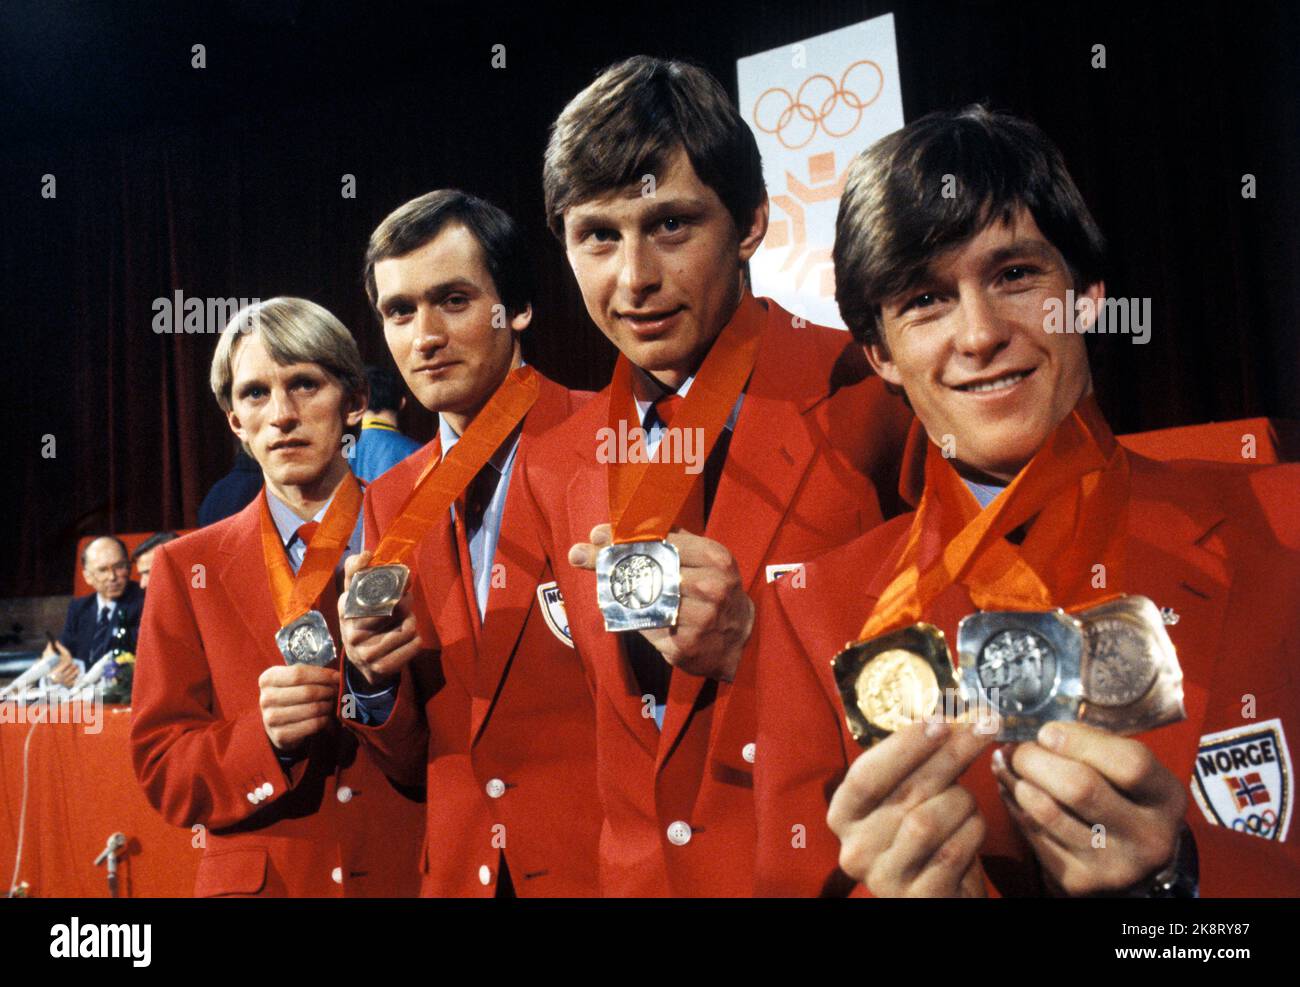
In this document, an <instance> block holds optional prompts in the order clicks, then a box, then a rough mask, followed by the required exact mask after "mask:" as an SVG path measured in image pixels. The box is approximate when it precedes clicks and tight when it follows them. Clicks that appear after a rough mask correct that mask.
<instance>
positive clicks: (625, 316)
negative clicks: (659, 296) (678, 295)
mask: <svg viewBox="0 0 1300 987" xmlns="http://www.w3.org/2000/svg"><path fill="white" fill-rule="evenodd" d="M681 311H682V306H681V305H678V306H677V307H676V308H670V309H665V310H664V311H662V312H620V313H619V318H620V319H622V320H623V321H625V322H630V323H631V324H632V325H633V327H635V328H637V329H658V328H660V327H661V326H662V325H663V324H664V323H665V322H667V321H668V320H670V319H672V318H673V317H674V316H676V315H677V314H678V313H679V312H681Z"/></svg>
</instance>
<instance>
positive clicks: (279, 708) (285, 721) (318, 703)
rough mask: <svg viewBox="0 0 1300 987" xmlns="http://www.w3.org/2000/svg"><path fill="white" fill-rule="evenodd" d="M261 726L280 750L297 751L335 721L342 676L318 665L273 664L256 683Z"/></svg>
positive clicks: (334, 670) (272, 744)
mask: <svg viewBox="0 0 1300 987" xmlns="http://www.w3.org/2000/svg"><path fill="white" fill-rule="evenodd" d="M257 685H258V689H259V690H260V692H259V695H258V706H259V707H260V708H261V711H262V727H263V728H264V729H265V730H266V735H267V736H268V737H269V738H270V739H271V746H273V747H274V748H275V749H276V750H277V751H281V752H282V753H285V754H289V753H292V752H294V751H296V750H298V749H299V748H300V747H302V745H303V744H304V743H306V741H307V740H308V739H309V738H310V737H312V736H313V735H314V734H317V733H320V732H321V731H322V730H324V729H325V728H326V727H327V726H329V724H330V722H331V721H332V720H333V719H334V709H335V704H336V703H337V702H338V692H339V673H338V670H337V669H334V668H318V667H317V666H315V665H273V666H272V667H270V668H268V669H267V670H266V671H264V672H263V673H262V675H261V677H260V678H258V680H257Z"/></svg>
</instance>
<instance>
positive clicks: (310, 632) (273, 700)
mask: <svg viewBox="0 0 1300 987" xmlns="http://www.w3.org/2000/svg"><path fill="white" fill-rule="evenodd" d="M262 496H263V504H262V519H261V534H262V557H263V559H264V560H265V562H266V571H267V578H268V580H269V581H270V589H271V600H272V602H273V604H274V606H275V612H276V615H277V616H278V617H279V619H280V625H281V626H280V630H279V631H277V632H276V635H275V643H276V646H277V647H278V648H279V650H280V654H281V655H282V656H283V657H284V661H285V664H284V665H279V666H275V665H273V666H271V667H270V668H267V669H266V670H265V671H263V672H262V674H261V676H260V677H259V679H258V682H257V684H258V691H259V694H258V707H259V709H260V710H261V714H262V726H263V728H264V729H265V730H266V734H267V736H268V737H269V738H270V740H271V744H272V745H273V746H274V747H275V748H276V749H277V750H280V751H293V750H296V749H297V748H299V747H301V746H302V744H303V743H304V742H305V741H306V740H307V739H309V738H310V737H311V736H312V735H313V734H316V733H318V732H320V731H321V730H324V729H325V728H326V727H327V726H328V725H329V724H330V722H331V721H332V720H333V716H334V704H335V702H336V701H337V696H338V687H339V673H338V670H337V669H336V668H335V667H334V664H335V661H336V659H337V657H338V656H337V653H336V652H335V650H334V639H333V637H332V636H331V635H330V629H329V624H328V623H327V622H326V620H325V617H324V616H323V615H322V614H321V612H320V611H319V610H316V609H315V608H314V606H313V604H314V603H315V602H316V601H317V600H318V599H319V598H320V595H321V593H322V592H324V590H325V588H326V587H327V586H328V585H330V583H331V582H332V580H333V578H334V569H335V567H336V566H337V565H338V560H339V557H340V556H341V555H342V554H343V550H344V549H345V548H346V546H347V542H348V538H349V537H350V536H351V534H352V531H353V529H354V528H355V527H356V523H357V513H358V512H359V511H360V510H361V485H360V484H359V483H357V480H356V477H354V476H353V475H352V474H351V473H350V472H349V473H348V474H347V475H346V476H345V477H344V479H343V482H342V483H341V484H339V487H338V489H337V490H336V491H335V492H334V497H333V499H332V500H331V501H330V506H329V508H328V509H327V510H326V511H325V517H324V518H323V519H322V520H321V523H320V527H319V528H317V529H316V532H315V534H313V535H312V536H311V541H310V543H309V544H308V545H307V552H306V554H305V555H304V556H303V560H302V565H301V566H299V567H298V572H297V573H296V574H295V573H294V572H293V570H292V569H291V568H290V567H289V560H288V559H287V558H286V557H285V553H284V546H283V545H282V544H281V542H280V533H279V531H278V530H276V527H275V522H274V521H273V520H272V519H271V512H270V510H269V509H268V508H267V506H266V502H265V497H266V494H265V493H264V494H263V495H262Z"/></svg>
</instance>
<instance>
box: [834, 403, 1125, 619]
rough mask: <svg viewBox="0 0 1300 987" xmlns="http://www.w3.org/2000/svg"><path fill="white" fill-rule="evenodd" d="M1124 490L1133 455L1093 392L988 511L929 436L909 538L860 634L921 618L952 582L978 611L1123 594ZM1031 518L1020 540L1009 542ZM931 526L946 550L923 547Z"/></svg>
mask: <svg viewBox="0 0 1300 987" xmlns="http://www.w3.org/2000/svg"><path fill="white" fill-rule="evenodd" d="M1128 491H1129V473H1128V457H1127V455H1126V454H1125V452H1124V450H1123V447H1121V446H1120V445H1119V444H1118V443H1117V442H1116V441H1115V438H1114V436H1113V435H1112V434H1111V432H1110V429H1109V428H1108V427H1107V426H1106V423H1105V420H1104V419H1103V418H1102V416H1101V413H1100V411H1099V410H1098V408H1097V405H1096V402H1095V401H1094V400H1093V399H1092V398H1091V397H1085V398H1084V399H1083V400H1081V401H1080V402H1079V404H1078V405H1077V406H1076V407H1075V409H1074V410H1073V411H1072V412H1070V414H1069V415H1068V416H1066V418H1065V419H1064V420H1063V421H1062V422H1061V424H1060V425H1058V426H1057V428H1056V430H1055V431H1054V432H1053V433H1052V435H1051V436H1050V437H1049V438H1048V440H1047V442H1046V443H1045V444H1044V445H1043V447H1042V448H1041V449H1039V450H1038V452H1037V453H1036V454H1035V455H1034V458H1033V459H1032V460H1030V462H1029V464H1028V465H1027V466H1026V467H1025V468H1024V469H1023V470H1021V471H1020V473H1019V474H1018V475H1017V476H1016V478H1015V479H1014V480H1013V481H1012V482H1011V484H1010V485H1009V486H1008V487H1007V488H1006V489H1005V490H1004V491H1002V493H1001V494H1000V495H999V496H998V498H997V499H996V500H994V501H993V503H991V504H990V505H989V506H988V507H987V508H985V509H983V510H981V509H980V507H979V504H978V502H977V501H976V500H975V498H974V496H973V495H972V494H971V493H970V491H969V490H968V489H967V488H966V486H965V483H964V482H963V481H962V479H961V477H960V476H959V475H958V474H957V472H956V470H955V469H953V467H952V464H951V463H950V462H948V460H946V459H944V458H943V456H942V455H941V454H940V452H939V450H938V447H937V446H935V445H934V444H933V443H931V445H930V447H929V449H928V451H927V457H926V463H925V491H924V493H923V494H922V496H921V503H920V505H919V506H918V508H917V512H916V516H915V517H914V518H913V521H912V527H911V529H910V531H909V533H908V541H907V543H906V545H905V547H904V549H903V553H902V556H901V557H900V559H899V562H898V565H897V566H896V568H895V573H894V576H893V578H892V579H891V580H890V582H889V584H888V586H887V587H886V588H885V590H884V592H882V593H881V595H880V599H879V601H878V602H877V604H876V607H875V609H874V610H872V612H871V615H870V616H869V617H868V618H867V622H866V624H865V625H864V626H863V628H862V633H861V634H860V636H859V640H861V641H866V640H869V639H871V638H874V637H877V636H878V635H880V634H882V633H885V632H887V631H890V630H894V629H897V628H899V627H903V626H907V625H909V624H913V623H916V622H917V621H918V620H920V619H921V616H922V615H923V614H924V612H925V611H926V608H927V607H928V606H929V605H930V604H931V603H932V602H933V601H934V599H935V598H936V597H937V596H938V595H939V594H940V593H942V592H943V591H944V590H945V589H947V588H948V587H949V586H950V585H952V584H953V583H960V584H961V585H963V586H965V587H966V589H967V591H968V593H969V594H970V597H971V601H972V602H973V603H974V604H975V605H976V606H977V607H979V608H980V609H981V610H1050V609H1052V608H1054V607H1057V606H1064V604H1065V602H1066V601H1068V603H1069V605H1070V608H1071V609H1076V608H1079V607H1084V606H1092V605H1095V604H1096V603H1099V602H1102V601H1103V600H1106V599H1110V598H1112V597H1115V596H1117V595H1118V594H1117V593H1116V592H1115V591H1114V590H1113V589H1107V586H1119V585H1122V581H1121V575H1120V569H1121V567H1122V564H1123V535H1124V531H1125V512H1126V510H1127V504H1128ZM1027 522H1032V524H1031V525H1030V527H1029V532H1028V535H1027V536H1026V538H1025V540H1024V542H1023V543H1022V544H1021V545H1019V546H1015V545H1012V544H1011V543H1010V542H1008V541H1007V540H1006V537H1005V536H1006V535H1008V534H1009V533H1011V532H1013V531H1015V530H1016V529H1017V528H1019V527H1021V526H1022V525H1024V524H1026V523H1027ZM927 531H929V532H931V534H933V532H935V531H937V532H938V533H939V538H940V539H941V544H942V548H941V549H937V550H936V549H935V548H931V550H930V551H928V552H927V551H925V550H924V549H923V542H924V541H926V538H925V535H926V532H927ZM926 555H928V556H931V558H929V559H928V560H926V559H923V556H926ZM1097 565H1102V566H1104V567H1105V568H1104V572H1105V579H1104V581H1103V583H1104V584H1103V585H1102V586H1094V585H1093V582H1094V579H1093V576H1094V572H1095V571H1096V570H1095V566H1097Z"/></svg>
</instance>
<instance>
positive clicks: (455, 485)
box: [370, 367, 542, 568]
mask: <svg viewBox="0 0 1300 987" xmlns="http://www.w3.org/2000/svg"><path fill="white" fill-rule="evenodd" d="M541 389H542V382H541V378H540V377H539V376H538V374H537V371H536V370H534V369H533V368H532V367H517V368H515V369H514V370H512V371H511V372H510V374H509V375H508V376H507V377H506V379H505V380H504V381H502V383H501V386H500V387H498V388H497V389H496V393H495V394H493V395H492V397H491V399H490V400H489V401H488V403H487V404H485V405H484V406H483V410H482V411H480V412H479V413H478V414H477V415H475V416H474V420H473V421H472V422H470V424H469V427H468V428H466V429H465V434H464V435H462V436H461V437H460V439H459V440H458V441H457V442H456V445H455V446H454V447H452V450H451V452H449V453H447V455H446V456H444V457H442V458H441V459H439V460H437V461H436V462H435V464H431V465H430V468H428V469H426V470H425V472H424V474H423V475H422V476H421V477H420V479H419V481H418V482H417V483H416V484H415V487H414V489H412V490H411V492H410V493H409V494H408V495H407V497H406V500H405V501H404V502H403V504H402V507H401V509H400V510H399V511H398V513H397V517H396V519H394V521H393V523H392V524H391V525H389V527H388V530H387V531H386V532H384V536H383V538H381V539H380V540H379V544H378V545H377V546H375V554H374V558H372V559H371V560H370V566H371V568H374V567H376V566H381V565H388V564H393V563H400V564H406V563H408V562H409V561H410V560H411V558H412V557H413V556H414V555H415V549H416V546H417V545H419V544H420V542H421V540H422V539H423V538H424V536H425V535H426V534H428V532H429V530H430V529H431V528H432V527H433V526H434V525H435V524H437V523H438V520H439V519H440V518H442V517H444V516H445V515H446V513H447V511H448V510H449V509H450V507H451V505H452V504H453V503H454V502H455V500H456V498H457V497H459V496H460V495H461V494H462V493H463V492H464V490H465V488H466V487H468V486H469V485H470V482H471V481H473V479H474V477H476V476H477V475H478V474H479V471H480V470H482V469H483V467H484V466H485V465H487V461H488V460H489V459H491V458H492V454H493V453H495V452H496V451H497V449H499V448H500V447H501V443H503V442H505V440H506V439H507V438H508V437H509V436H510V433H511V432H513V431H514V430H515V428H516V427H517V426H518V425H519V423H520V422H521V421H523V420H524V416H525V415H527V414H528V410H529V409H530V408H532V406H533V404H534V403H536V401H537V396H538V394H540V393H541Z"/></svg>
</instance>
